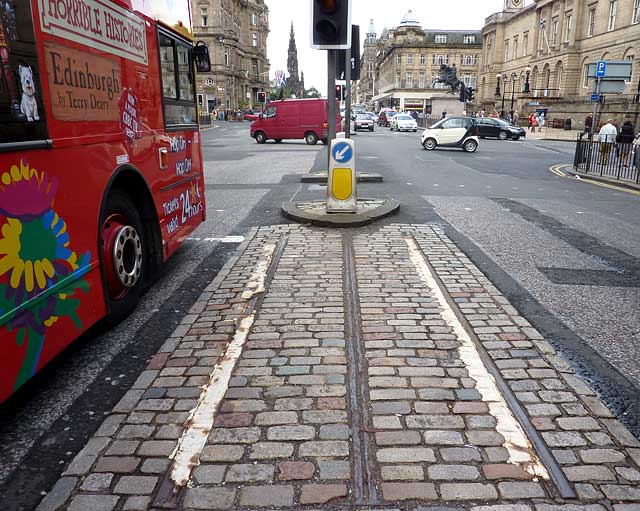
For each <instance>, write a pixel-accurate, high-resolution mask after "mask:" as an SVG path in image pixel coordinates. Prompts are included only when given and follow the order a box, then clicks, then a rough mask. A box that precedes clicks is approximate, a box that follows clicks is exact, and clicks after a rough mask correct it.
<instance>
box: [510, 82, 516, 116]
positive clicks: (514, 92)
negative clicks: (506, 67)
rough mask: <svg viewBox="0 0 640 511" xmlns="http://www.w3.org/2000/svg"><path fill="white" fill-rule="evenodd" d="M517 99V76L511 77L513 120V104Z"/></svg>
mask: <svg viewBox="0 0 640 511" xmlns="http://www.w3.org/2000/svg"><path fill="white" fill-rule="evenodd" d="M515 99H516V75H511V118H512V119H513V102H514V101H515Z"/></svg>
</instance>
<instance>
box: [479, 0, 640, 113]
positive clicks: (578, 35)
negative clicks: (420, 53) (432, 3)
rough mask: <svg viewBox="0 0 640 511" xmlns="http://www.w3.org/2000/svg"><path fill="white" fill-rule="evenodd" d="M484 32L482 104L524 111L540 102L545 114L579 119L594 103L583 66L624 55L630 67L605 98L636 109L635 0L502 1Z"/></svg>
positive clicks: (638, 4) (639, 28) (638, 1)
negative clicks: (619, 89)
mask: <svg viewBox="0 0 640 511" xmlns="http://www.w3.org/2000/svg"><path fill="white" fill-rule="evenodd" d="M482 38H483V52H482V59H481V64H480V75H479V78H480V82H479V87H478V94H477V97H478V99H479V100H480V102H481V103H482V104H483V106H484V108H485V109H487V110H495V111H497V112H500V111H502V110H505V111H506V112H508V111H510V110H512V109H514V110H520V112H519V113H520V116H522V114H525V115H526V114H527V113H529V112H530V111H535V110H536V109H541V108H546V109H548V110H549V114H548V116H559V117H565V118H573V119H574V121H578V120H579V119H580V118H581V117H584V115H585V114H586V112H588V111H589V110H590V109H591V108H592V106H591V105H590V104H589V97H590V95H591V94H592V92H593V88H594V83H593V80H590V79H589V78H588V76H587V68H588V65H589V64H590V63H594V62H596V61H597V60H628V61H630V62H632V63H633V74H632V78H631V80H630V81H629V82H628V83H627V86H626V89H625V91H624V94H622V95H619V96H615V95H611V96H607V98H606V99H607V104H608V105H609V107H610V108H613V110H611V111H615V109H616V108H618V109H620V110H622V111H623V110H624V109H628V110H630V111H631V112H632V113H633V112H635V115H636V116H637V111H638V109H637V106H633V105H634V103H633V100H634V95H635V94H637V93H638V91H639V90H640V67H639V65H638V58H637V57H638V56H640V0H534V2H533V3H531V4H529V5H527V6H524V2H523V1H522V0H505V5H504V9H503V10H502V11H501V12H498V13H495V14H493V15H491V16H489V17H488V18H487V19H486V20H485V24H484V27H483V30H482ZM512 102H513V108H512V106H511V105H512ZM616 104H619V105H620V106H619V107H614V106H613V105H616ZM624 105H626V106H624ZM636 105H637V103H636ZM609 107H608V108H609Z"/></svg>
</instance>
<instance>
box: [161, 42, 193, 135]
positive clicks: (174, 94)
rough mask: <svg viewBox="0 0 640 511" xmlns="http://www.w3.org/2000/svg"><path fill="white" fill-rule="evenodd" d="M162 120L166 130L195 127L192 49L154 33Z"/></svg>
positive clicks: (187, 45) (185, 44) (186, 44)
mask: <svg viewBox="0 0 640 511" xmlns="http://www.w3.org/2000/svg"><path fill="white" fill-rule="evenodd" d="M158 43H159V46H160V65H161V76H162V96H163V97H162V101H163V104H164V123H165V127H166V128H167V130H172V129H184V128H193V129H195V128H196V127H197V123H198V121H197V118H196V103H195V88H194V85H195V84H194V76H193V56H192V52H193V48H192V47H191V46H190V45H189V44H188V43H186V42H184V43H183V42H182V41H181V40H178V39H177V38H175V37H173V36H171V35H169V34H168V33H165V32H160V31H159V33H158Z"/></svg>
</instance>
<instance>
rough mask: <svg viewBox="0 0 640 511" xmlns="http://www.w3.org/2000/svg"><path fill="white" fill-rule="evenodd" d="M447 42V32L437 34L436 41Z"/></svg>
mask: <svg viewBox="0 0 640 511" xmlns="http://www.w3.org/2000/svg"><path fill="white" fill-rule="evenodd" d="M446 42H447V35H446V34H436V43H440V44H444V43H446Z"/></svg>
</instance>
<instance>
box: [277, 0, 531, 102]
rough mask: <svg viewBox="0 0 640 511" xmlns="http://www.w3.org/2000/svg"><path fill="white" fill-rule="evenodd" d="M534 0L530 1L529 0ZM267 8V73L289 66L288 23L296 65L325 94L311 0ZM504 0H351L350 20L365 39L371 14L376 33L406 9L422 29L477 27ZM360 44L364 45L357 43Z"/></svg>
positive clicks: (281, 2)
mask: <svg viewBox="0 0 640 511" xmlns="http://www.w3.org/2000/svg"><path fill="white" fill-rule="evenodd" d="M531 1H532V0H528V1H527V4H528V3H531ZM265 3H266V4H267V6H268V7H269V28H270V30H271V31H270V33H269V38H268V40H267V53H268V57H269V60H270V62H271V78H273V75H274V74H275V72H276V71H277V70H278V69H282V70H283V71H285V72H286V70H287V48H288V47H289V30H290V27H291V22H292V21H293V27H294V30H295V33H296V45H297V47H298V66H299V69H300V70H301V71H304V79H305V87H306V88H307V89H308V88H310V87H311V86H312V85H313V86H314V87H316V88H317V89H318V90H319V91H321V92H322V93H323V94H325V93H326V89H327V55H326V51H321V50H313V49H312V48H311V43H310V39H311V36H310V33H309V30H310V25H311V14H310V12H311V0H265ZM503 3H504V0H392V1H388V0H351V5H352V7H351V20H352V23H353V24H354V25H360V37H361V39H363V40H364V37H365V34H366V32H367V29H368V28H369V20H370V19H372V18H373V24H374V26H375V28H376V32H377V34H378V35H380V32H382V29H384V28H385V27H387V28H392V27H396V26H398V25H399V24H400V21H401V20H402V18H403V17H404V15H405V14H406V13H407V11H409V10H410V9H411V10H412V11H413V14H414V15H415V16H417V18H418V21H419V22H420V24H421V25H422V28H428V29H442V30H456V29H460V30H480V29H482V25H483V23H484V19H485V18H486V17H487V16H489V15H491V14H493V13H494V12H498V11H500V10H502V6H503ZM361 48H362V45H361Z"/></svg>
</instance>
